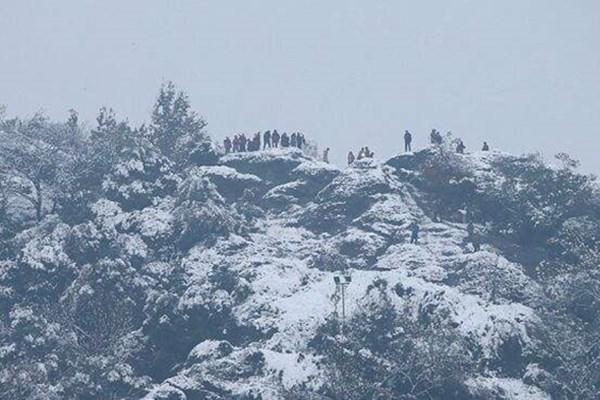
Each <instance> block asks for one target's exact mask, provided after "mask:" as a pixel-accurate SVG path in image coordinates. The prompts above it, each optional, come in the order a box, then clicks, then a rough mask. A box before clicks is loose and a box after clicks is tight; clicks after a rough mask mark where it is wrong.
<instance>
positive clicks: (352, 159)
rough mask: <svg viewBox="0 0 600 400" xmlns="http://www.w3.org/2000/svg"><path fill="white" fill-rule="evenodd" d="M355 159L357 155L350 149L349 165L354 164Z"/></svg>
mask: <svg viewBox="0 0 600 400" xmlns="http://www.w3.org/2000/svg"><path fill="white" fill-rule="evenodd" d="M354 160H356V157H354V153H353V152H352V151H350V152H349V153H348V165H352V163H354Z"/></svg>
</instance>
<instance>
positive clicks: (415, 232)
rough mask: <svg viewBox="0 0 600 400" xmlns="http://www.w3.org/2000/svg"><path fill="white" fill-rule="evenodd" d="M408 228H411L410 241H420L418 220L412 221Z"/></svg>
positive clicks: (415, 242) (414, 242) (412, 242)
mask: <svg viewBox="0 0 600 400" xmlns="http://www.w3.org/2000/svg"><path fill="white" fill-rule="evenodd" d="M408 229H410V243H411V244H418V242H419V224H417V223H416V222H414V221H413V223H411V224H410V225H409V226H408Z"/></svg>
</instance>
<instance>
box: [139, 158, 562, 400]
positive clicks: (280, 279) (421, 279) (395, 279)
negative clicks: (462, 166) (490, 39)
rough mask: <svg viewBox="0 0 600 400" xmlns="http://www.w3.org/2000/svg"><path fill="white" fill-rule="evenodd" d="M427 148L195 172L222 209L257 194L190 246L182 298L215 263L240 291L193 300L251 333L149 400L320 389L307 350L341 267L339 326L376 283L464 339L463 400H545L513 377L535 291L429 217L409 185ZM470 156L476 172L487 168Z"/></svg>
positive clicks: (488, 250)
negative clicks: (473, 363)
mask: <svg viewBox="0 0 600 400" xmlns="http://www.w3.org/2000/svg"><path fill="white" fill-rule="evenodd" d="M430 154H431V151H430V150H427V151H426V152H424V153H422V154H417V155H414V156H410V155H408V156H401V157H397V158H395V159H392V160H390V161H389V162H388V163H387V164H381V163H378V162H377V161H375V160H361V161H360V162H357V163H356V164H355V165H354V166H352V167H349V168H346V169H343V170H340V169H337V168H335V167H332V166H330V165H328V164H324V163H320V162H315V161H312V160H309V159H307V158H306V157H304V156H302V155H301V154H299V153H298V152H294V151H292V152H266V153H261V152H259V153H252V154H242V155H229V156H227V157H225V158H223V160H222V163H223V164H224V165H226V166H227V167H214V168H215V169H213V170H210V169H209V170H207V171H204V173H203V175H204V176H206V177H207V178H208V179H209V180H211V181H214V183H215V184H216V185H217V188H221V187H227V189H225V188H223V190H226V191H228V192H237V194H236V195H235V196H233V195H230V196H226V197H227V198H228V199H229V200H230V201H235V200H236V199H238V198H239V197H240V196H239V193H240V191H241V188H249V186H252V188H253V189H256V190H257V191H258V192H259V193H260V195H262V198H257V200H256V204H259V205H260V207H261V208H262V209H263V210H264V214H263V216H262V217H261V218H259V219H256V220H254V222H253V224H254V226H255V227H256V229H255V231H254V232H252V233H250V234H249V235H245V236H240V237H236V238H235V239H232V238H231V237H230V238H220V239H218V240H217V242H216V243H215V244H214V245H211V246H203V245H198V246H196V247H195V248H193V249H192V250H191V251H190V254H189V255H188V256H187V257H186V259H185V260H184V265H185V269H186V273H187V276H188V278H187V279H189V283H188V285H189V287H188V289H187V290H188V291H195V290H196V289H195V287H196V286H198V285H199V286H202V285H203V284H202V282H203V281H204V280H206V279H209V276H210V274H211V271H214V270H215V269H218V268H220V267H221V266H224V265H225V266H226V267H225V268H226V269H227V271H228V273H229V274H232V275H233V276H235V277H237V278H238V279H239V280H240V282H243V286H244V288H245V291H246V294H245V295H244V296H243V297H241V298H240V297H239V296H237V297H236V293H235V291H228V292H224V293H222V294H219V293H218V292H217V293H206V297H203V299H202V301H205V302H206V301H208V302H215V301H225V302H226V303H227V304H228V306H229V307H231V313H232V317H233V318H234V319H235V321H236V323H237V324H238V326H239V327H244V329H247V330H248V331H251V332H254V333H253V335H252V337H245V338H243V339H242V340H240V339H237V340H232V341H231V343H230V342H223V343H226V344H222V342H215V341H214V340H213V339H207V341H205V342H200V343H199V344H198V345H197V346H196V347H194V350H192V352H191V353H190V355H189V357H188V361H187V363H186V365H185V366H184V367H183V368H181V369H179V370H178V372H177V373H176V374H175V375H174V376H172V377H170V378H169V379H167V380H166V381H165V382H164V383H163V384H161V385H158V386H157V387H156V388H155V389H154V390H153V391H152V392H150V393H149V394H148V395H147V397H146V398H147V399H159V398H164V396H165V395H164V393H165V392H168V391H169V390H171V391H172V396H173V398H177V396H178V393H179V392H180V391H182V392H183V393H185V394H187V396H188V398H208V397H194V395H193V393H200V392H202V391H208V392H210V393H213V394H212V395H214V396H217V397H216V398H220V397H218V396H219V393H221V396H223V398H225V397H227V396H243V395H247V396H256V398H258V397H259V396H261V398H265V399H267V398H273V399H275V398H283V397H282V394H281V390H282V388H283V390H292V389H293V388H295V387H304V388H305V389H306V390H307V393H308V392H313V393H317V392H319V390H320V388H321V385H322V384H323V383H324V379H325V376H326V375H325V374H324V372H325V371H324V370H323V365H322V364H321V361H320V360H321V359H322V356H323V355H322V354H319V351H317V350H315V348H314V347H312V346H311V342H312V341H313V340H314V339H315V337H317V335H318V334H319V330H320V329H321V327H322V326H324V325H325V324H327V322H328V321H329V320H330V319H331V318H332V315H333V313H334V302H333V300H332V299H334V298H335V290H336V287H335V284H334V281H333V277H334V276H335V275H336V274H337V272H336V270H338V269H340V268H343V269H344V270H345V271H346V272H345V273H347V274H350V275H351V276H352V282H351V284H350V285H349V286H348V287H347V292H346V294H345V307H346V310H345V312H346V314H347V315H346V317H347V318H352V316H353V315H354V314H355V313H359V311H360V310H359V307H360V306H359V304H360V303H361V302H362V301H365V298H366V297H368V296H369V292H370V290H371V288H372V287H373V285H374V284H377V282H381V281H385V282H386V284H385V289H384V291H385V295H386V296H387V297H388V298H390V299H391V300H392V304H393V306H394V307H395V308H396V309H397V310H398V311H399V312H402V313H408V314H409V315H407V317H408V318H411V319H413V320H414V321H415V323H419V321H424V320H434V319H442V320H443V321H445V322H446V323H448V324H449V325H450V326H452V327H454V328H455V330H456V332H457V333H458V334H459V335H460V336H461V337H462V338H463V339H465V340H467V341H469V343H472V344H473V345H474V347H473V348H474V349H475V348H476V352H477V354H478V355H477V356H476V357H477V358H478V359H479V361H482V365H486V366H485V367H484V368H483V369H482V370H480V371H478V372H477V373H474V374H472V375H471V376H469V377H467V378H466V380H465V383H464V384H465V387H466V388H467V389H466V390H467V392H465V393H470V394H469V396H471V397H472V398H474V399H475V398H506V399H510V398H514V399H521V398H523V399H525V398H528V399H548V398H550V397H549V395H548V394H547V393H545V392H544V391H543V390H542V389H540V388H538V387H534V386H530V385H528V384H526V383H525V382H524V381H523V380H522V379H521V378H522V376H523V374H524V371H525V370H526V368H527V366H528V364H529V363H531V362H533V361H534V360H535V359H536V353H537V352H539V351H540V348H541V347H543V343H542V341H543V338H542V337H541V336H538V335H537V333H538V332H539V331H540V329H541V326H540V325H541V320H540V318H539V316H538V315H537V313H536V307H538V305H539V304H540V302H541V301H542V298H543V296H544V295H543V290H542V288H541V287H540V285H539V284H538V283H537V282H536V281H535V280H533V279H532V278H531V277H530V276H528V275H527V273H526V270H525V268H524V267H523V266H521V265H519V263H518V262H514V261H509V260H508V259H507V258H506V257H505V256H504V255H503V254H502V252H501V251H500V250H499V249H498V248H496V247H494V246H493V245H492V244H489V243H487V241H486V240H484V241H483V243H484V244H483V246H482V249H481V250H480V251H478V252H473V251H472V250H471V248H470V247H469V245H468V244H467V240H466V239H467V224H466V223H464V221H460V220H457V218H454V217H453V218H452V219H450V220H448V219H445V220H444V219H442V222H435V221H434V220H433V216H432V215H431V213H430V212H429V211H428V209H427V207H426V206H424V202H426V200H425V199H426V198H427V196H428V195H427V194H426V193H421V192H420V190H419V188H418V185H415V184H414V179H406V178H407V176H409V175H411V174H412V175H413V178H415V179H416V178H420V176H419V174H420V173H419V172H418V171H417V170H418V168H419V166H422V165H423V163H424V160H426V159H427V157H428V156H430ZM471 161H474V162H476V163H477V164H478V170H481V164H484V163H485V162H486V161H485V159H484V158H476V159H474V160H471ZM488 167H489V165H488ZM489 168H491V167H489ZM489 168H487V167H486V168H483V169H484V170H485V169H487V170H489ZM217 171H218V172H219V173H216V172H217ZM248 174H251V175H248ZM223 175H226V176H227V178H224V177H223ZM456 215H459V214H458V213H457V214H456ZM412 222H417V223H418V224H419V225H420V228H421V230H420V238H419V243H418V244H410V243H409V225H410V224H411V223H412ZM475 225H476V229H478V230H480V231H481V232H485V227H484V226H483V225H479V224H477V223H476V224H475ZM236 290H239V289H236ZM221 296H225V297H224V298H223V299H221ZM217 299H218V300H217ZM193 301H197V300H194V299H193V297H188V296H184V297H183V298H182V299H181V300H180V302H181V304H182V305H184V304H185V303H187V302H193ZM224 337H225V338H226V337H227V335H226V334H225V335H224ZM374 340H375V339H374ZM495 376H498V378H497V379H496V378H494V377H495ZM208 382H210V384H209V383H208ZM211 388H212V389H211ZM223 393H228V394H227V395H224V394H223ZM161 396H162V397H161ZM486 396H487V397H486ZM252 398H254V397H252Z"/></svg>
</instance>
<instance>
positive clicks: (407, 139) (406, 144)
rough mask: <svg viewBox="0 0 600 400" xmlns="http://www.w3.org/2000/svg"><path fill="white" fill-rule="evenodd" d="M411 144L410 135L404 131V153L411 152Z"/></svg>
mask: <svg viewBox="0 0 600 400" xmlns="http://www.w3.org/2000/svg"><path fill="white" fill-rule="evenodd" d="M411 143H412V135H411V134H410V132H409V131H404V151H405V152H409V151H412V149H411V147H410V144H411Z"/></svg>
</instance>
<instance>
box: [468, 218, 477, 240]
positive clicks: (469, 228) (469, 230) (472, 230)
mask: <svg viewBox="0 0 600 400" xmlns="http://www.w3.org/2000/svg"><path fill="white" fill-rule="evenodd" d="M473 233H475V227H474V226H473V223H472V222H469V223H468V224H467V235H468V237H467V238H468V239H471V238H472V237H473Z"/></svg>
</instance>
